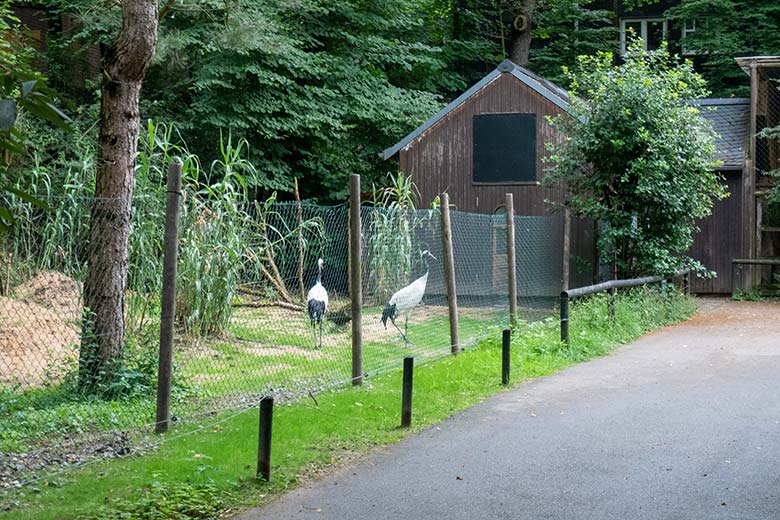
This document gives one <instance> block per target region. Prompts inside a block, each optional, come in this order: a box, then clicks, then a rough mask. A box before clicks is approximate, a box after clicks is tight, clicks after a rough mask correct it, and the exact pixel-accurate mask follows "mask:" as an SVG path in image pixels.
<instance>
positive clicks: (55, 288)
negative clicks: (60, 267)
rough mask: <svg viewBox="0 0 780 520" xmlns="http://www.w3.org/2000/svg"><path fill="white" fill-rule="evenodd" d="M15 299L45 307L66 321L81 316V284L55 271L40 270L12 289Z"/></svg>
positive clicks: (76, 319)
mask: <svg viewBox="0 0 780 520" xmlns="http://www.w3.org/2000/svg"><path fill="white" fill-rule="evenodd" d="M14 296H15V297H16V299H17V300H24V301H29V302H33V303H37V304H38V305H40V306H42V307H45V308H47V309H49V310H51V311H52V312H54V313H55V314H57V315H58V316H59V317H60V318H62V319H63V320H64V321H66V322H68V323H74V322H76V321H78V320H79V318H80V317H81V284H79V283H78V282H77V281H76V280H74V279H73V278H69V277H67V276H65V275H64V274H62V273H58V272H56V271H41V272H39V273H38V274H36V275H35V276H33V277H32V278H30V279H29V280H27V281H26V282H24V283H22V284H20V285H18V286H17V287H16V288H15V289H14Z"/></svg>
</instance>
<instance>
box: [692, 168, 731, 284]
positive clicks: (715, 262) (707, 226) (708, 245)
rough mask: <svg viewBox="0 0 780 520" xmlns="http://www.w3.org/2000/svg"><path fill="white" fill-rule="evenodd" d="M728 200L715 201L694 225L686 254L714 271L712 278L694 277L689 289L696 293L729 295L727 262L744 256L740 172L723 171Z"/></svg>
mask: <svg viewBox="0 0 780 520" xmlns="http://www.w3.org/2000/svg"><path fill="white" fill-rule="evenodd" d="M723 174H724V177H725V179H724V180H725V182H726V185H727V186H728V191H729V194H730V195H729V197H727V198H725V199H723V200H719V201H716V202H715V205H714V206H713V208H712V215H710V216H709V217H707V218H705V219H702V220H700V221H699V222H698V225H699V228H700V229H701V231H700V232H699V233H696V234H695V235H694V237H693V239H694V244H693V246H692V247H691V249H690V250H689V251H688V255H689V256H690V257H691V258H693V259H695V260H698V261H699V262H701V263H702V264H703V265H704V267H706V268H707V269H709V270H711V271H715V272H716V274H717V276H716V277H715V278H711V279H706V278H699V277H696V276H694V277H693V278H692V279H691V290H692V291H693V292H695V293H699V294H729V293H731V260H732V259H734V258H740V257H742V256H744V251H745V250H744V246H745V244H744V243H743V238H742V236H743V234H744V232H743V227H742V172H740V171H727V172H723Z"/></svg>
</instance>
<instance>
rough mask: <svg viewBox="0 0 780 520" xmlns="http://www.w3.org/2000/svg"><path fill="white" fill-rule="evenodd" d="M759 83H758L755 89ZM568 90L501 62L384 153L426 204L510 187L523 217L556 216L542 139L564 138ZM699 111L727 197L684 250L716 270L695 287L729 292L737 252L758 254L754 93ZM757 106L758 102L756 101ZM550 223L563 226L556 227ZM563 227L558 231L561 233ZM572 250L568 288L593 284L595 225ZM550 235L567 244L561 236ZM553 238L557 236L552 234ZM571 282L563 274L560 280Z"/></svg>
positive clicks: (498, 193)
mask: <svg viewBox="0 0 780 520" xmlns="http://www.w3.org/2000/svg"><path fill="white" fill-rule="evenodd" d="M754 90H756V89H754ZM568 103H569V97H568V93H567V92H566V91H565V90H564V89H562V88H560V87H558V86H556V85H555V84H553V83H551V82H549V81H547V80H545V79H544V78H541V77H539V76H537V75H536V74H534V73H533V72H531V71H529V70H527V69H525V68H523V67H519V66H517V65H515V64H514V63H512V62H510V61H508V60H505V61H504V62H502V63H501V64H500V65H499V66H498V67H497V68H496V69H495V70H493V71H492V72H490V73H489V74H488V75H487V76H485V77H484V78H483V79H482V80H481V81H479V82H478V83H476V84H475V85H474V86H472V87H471V88H470V89H468V90H467V91H466V92H464V93H463V94H462V95H461V96H459V97H458V98H457V99H455V100H454V101H452V103H450V104H449V105H447V106H446V107H444V108H443V109H442V110H441V111H439V112H438V113H437V114H435V115H434V116H433V117H431V118H430V119H429V120H428V121H426V122H425V123H423V124H422V125H421V126H420V127H418V128H417V129H415V130H414V131H413V132H411V133H410V134H409V135H407V136H406V137H404V138H403V139H401V140H400V141H399V142H398V143H396V144H395V145H394V146H392V147H390V148H388V149H386V150H385V151H384V152H382V154H381V156H382V158H384V159H391V158H396V157H397V159H398V163H399V169H400V170H401V171H403V172H406V173H408V174H410V175H411V176H412V178H413V179H414V182H415V183H416V185H417V187H418V189H419V190H420V193H421V195H422V198H423V202H424V203H426V204H427V203H429V202H430V201H431V200H433V199H434V198H435V197H436V196H437V195H439V194H440V193H442V192H445V191H446V192H447V193H448V194H449V196H450V200H451V202H452V203H453V204H455V206H456V207H457V209H458V210H461V211H467V212H474V213H486V214H490V213H494V212H496V211H498V210H500V208H501V207H502V205H503V203H504V195H505V193H512V194H513V196H514V201H515V212H516V214H517V215H522V216H529V217H536V216H545V215H547V216H549V215H551V206H550V204H548V203H547V202H546V201H548V200H551V201H558V200H561V197H562V196H563V192H562V190H561V189H559V188H554V187H543V186H542V185H541V183H540V181H541V180H542V178H543V177H544V175H545V170H546V168H547V167H548V165H547V164H546V163H545V158H547V157H549V154H550V152H549V151H548V150H547V148H546V143H549V142H556V141H558V140H559V139H561V136H560V135H558V133H557V132H556V131H555V129H554V128H553V127H552V126H551V125H550V124H549V122H548V118H549V117H555V116H557V115H559V114H563V113H566V112H567V110H568ZM700 103H701V105H702V115H703V116H704V117H705V118H707V119H709V120H710V121H711V123H712V124H713V127H714V128H715V131H716V132H717V133H718V138H717V156H718V158H719V159H720V160H721V162H722V165H721V166H720V168H719V170H720V172H721V173H722V175H723V178H724V181H725V182H726V184H727V186H728V190H729V192H730V194H731V195H730V197H728V198H727V199H725V200H722V201H718V202H716V204H715V206H714V208H713V214H712V216H710V217H708V218H707V219H703V220H702V221H701V222H700V223H699V227H700V229H701V231H700V232H699V233H697V234H696V235H695V236H694V245H693V247H692V248H691V250H690V251H688V254H689V255H691V256H692V257H693V258H695V259H697V260H699V261H701V262H702V263H703V264H704V265H705V267H707V268H708V269H710V270H713V271H716V272H717V276H716V277H715V278H712V279H703V278H695V279H694V281H693V285H692V288H693V290H694V291H695V292H698V293H729V292H730V291H731V282H732V280H731V260H732V259H733V258H740V257H747V258H754V257H755V256H756V254H755V242H756V240H755V235H756V234H755V232H754V231H753V230H754V225H755V207H756V206H755V195H754V191H755V189H754V184H755V183H754V182H750V181H751V177H753V176H754V175H755V173H754V172H753V169H751V161H750V150H751V148H755V145H754V144H752V143H753V142H754V141H755V139H751V138H750V136H751V135H754V134H751V117H752V116H751V106H752V107H753V108H752V110H753V111H755V106H756V102H752V103H751V100H750V99H706V100H701V101H700ZM759 106H760V103H759ZM549 229H560V233H563V226H558V228H555V227H554V226H553V227H551V228H549ZM555 233H558V231H555ZM570 235H571V249H570V257H569V259H568V262H563V259H562V257H560V255H559V258H561V260H560V261H561V263H562V264H566V265H567V267H568V269H569V270H570V272H571V276H570V281H569V286H571V287H576V286H581V285H588V284H590V283H592V281H593V280H594V278H595V277H596V276H597V274H596V273H597V272H598V256H597V253H596V248H595V243H594V242H595V232H594V229H593V224H592V223H589V222H584V221H577V220H574V221H573V222H572V225H571V233H570ZM548 236H549V238H550V239H551V240H552V241H554V242H556V243H562V240H559V239H560V237H554V236H552V235H550V232H549V231H548ZM553 239H554V240H553ZM542 250H544V253H539V255H545V258H542V259H541V260H542V261H547V262H548V263H549V262H551V261H553V260H552V257H551V256H550V248H549V247H547V249H544V248H540V249H539V251H542ZM564 283H565V282H563V280H561V286H563V284H564Z"/></svg>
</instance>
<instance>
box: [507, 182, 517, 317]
mask: <svg viewBox="0 0 780 520" xmlns="http://www.w3.org/2000/svg"><path fill="white" fill-rule="evenodd" d="M504 204H505V208H504V209H505V210H506V263H507V265H506V267H507V281H508V284H509V323H510V325H511V326H512V327H514V326H515V325H516V324H517V264H516V260H515V258H516V257H515V207H514V203H513V201H512V194H511V193H507V194H506V198H505V203H504Z"/></svg>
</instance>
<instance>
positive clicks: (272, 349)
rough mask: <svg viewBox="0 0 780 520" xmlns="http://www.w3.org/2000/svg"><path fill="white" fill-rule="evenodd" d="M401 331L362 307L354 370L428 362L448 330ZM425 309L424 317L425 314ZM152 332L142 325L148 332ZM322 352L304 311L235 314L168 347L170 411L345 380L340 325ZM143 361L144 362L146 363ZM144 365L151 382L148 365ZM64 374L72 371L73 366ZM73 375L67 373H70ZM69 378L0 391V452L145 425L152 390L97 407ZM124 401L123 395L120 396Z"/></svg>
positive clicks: (481, 322) (485, 327) (478, 322)
mask: <svg viewBox="0 0 780 520" xmlns="http://www.w3.org/2000/svg"><path fill="white" fill-rule="evenodd" d="M434 309H436V311H435V312H433V313H431V314H430V315H429V316H422V317H420V318H418V319H414V320H413V321H412V323H410V327H409V332H410V336H411V337H412V338H413V341H414V344H413V345H411V346H410V347H409V348H408V349H407V348H404V346H403V342H401V341H399V337H398V334H397V333H396V332H395V331H394V330H393V329H392V328H391V329H389V330H387V331H385V330H384V329H381V332H380V330H378V329H377V327H376V325H378V321H379V315H380V314H381V309H378V308H373V309H372V308H367V309H365V316H366V319H365V320H364V322H366V323H371V322H372V321H373V322H375V323H374V325H375V327H374V329H371V332H370V333H369V334H365V335H364V351H363V366H364V370H365V371H366V372H367V373H369V374H373V373H376V372H379V371H383V370H387V368H388V367H390V366H395V365H400V363H401V361H402V359H403V357H404V356H406V355H414V356H416V357H418V359H427V358H430V357H436V356H439V355H441V354H442V352H446V351H447V350H448V348H449V347H448V345H449V325H448V321H447V316H446V315H444V314H442V312H446V309H443V308H434ZM430 312H431V311H429V313H430ZM500 322H501V320H500V318H498V315H497V314H496V312H495V311H493V310H486V311H485V314H484V315H483V316H479V317H476V316H473V315H468V316H464V317H462V318H461V337H462V338H464V339H465V340H468V339H469V338H478V337H484V336H485V335H486V334H487V333H488V332H489V331H490V330H496V325H495V323H500ZM152 328H154V327H153V326H150V330H151V329H152ZM153 333H154V331H152V334H149V333H148V331H147V332H145V333H142V334H140V335H139V336H141V337H145V338H146V341H145V342H142V341H140V340H136V341H135V342H134V343H136V344H137V345H136V346H135V350H134V352H137V353H138V356H136V357H140V358H142V359H143V356H149V355H152V356H156V354H155V352H156V348H157V343H156V336H155V335H154V334H153ZM324 337H325V342H326V343H325V344H324V345H323V348H322V349H321V350H316V351H315V350H314V349H313V345H312V336H311V330H310V328H309V323H308V320H306V319H305V317H304V315H303V313H300V312H294V311H283V310H282V311H280V310H279V309H272V310H269V309H252V310H251V311H248V312H247V311H243V312H239V313H237V315H236V317H235V318H234V319H233V320H232V322H231V331H230V336H229V337H227V338H225V339H222V340H201V341H197V342H196V341H195V340H192V339H189V338H186V337H183V338H181V341H180V342H179V343H177V345H176V347H175V352H176V359H175V360H176V368H175V376H176V378H175V379H176V380H177V381H179V385H178V386H177V388H176V390H177V391H176V392H175V394H174V403H173V412H174V414H175V415H177V416H179V417H181V418H187V417H189V416H191V415H194V414H197V413H201V412H203V411H205V410H209V409H220V408H222V407H224V406H225V405H230V404H232V403H235V402H237V401H239V400H241V399H244V398H246V397H247V396H254V395H258V394H261V393H267V392H269V391H272V390H273V391H274V392H276V393H281V394H286V395H290V394H296V393H298V394H300V393H301V392H303V391H305V390H307V389H316V388H321V387H325V386H329V385H333V384H334V383H338V382H341V381H344V380H346V379H347V378H349V377H350V374H351V356H352V348H351V339H350V335H349V327H346V328H342V329H338V328H336V327H335V326H333V325H332V324H330V323H326V325H325V327H324ZM146 361H148V360H146ZM152 361H154V362H153V363H148V362H147V363H146V364H145V365H144V366H145V367H147V372H148V370H151V371H152V372H149V373H147V374H146V375H147V376H148V377H147V379H149V378H150V379H151V380H154V381H156V375H155V373H154V372H153V371H154V370H156V366H157V365H156V360H152ZM71 370H74V371H75V370H76V365H75V364H74V365H73V367H72V368H71ZM71 375H72V376H73V375H75V374H71ZM74 380H75V378H73V377H71V378H70V380H69V381H68V382H66V383H65V384H58V385H51V386H48V387H43V388H33V389H30V390H27V391H24V392H16V391H14V390H13V389H10V388H9V389H3V388H0V452H24V451H26V450H29V449H35V448H36V447H37V446H39V444H40V443H41V442H44V443H45V442H50V441H51V440H54V439H55V438H56V436H57V435H61V434H63V433H67V434H76V435H79V434H83V433H88V432H101V431H107V430H112V429H130V428H137V427H140V426H144V425H147V424H150V423H151V422H153V421H154V406H155V397H154V388H153V387H154V383H153V382H152V384H150V385H147V388H146V389H145V391H142V392H138V393H137V395H134V396H133V397H123V398H122V399H121V400H116V399H115V400H108V399H96V398H90V397H85V396H83V395H79V394H78V392H76V391H75V387H74ZM123 394H126V392H123Z"/></svg>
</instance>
